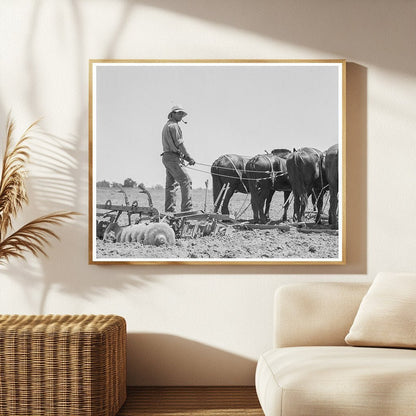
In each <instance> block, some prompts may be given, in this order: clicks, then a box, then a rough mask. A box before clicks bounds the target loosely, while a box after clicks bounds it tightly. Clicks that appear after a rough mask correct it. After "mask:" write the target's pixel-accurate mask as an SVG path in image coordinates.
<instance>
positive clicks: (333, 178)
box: [323, 144, 338, 228]
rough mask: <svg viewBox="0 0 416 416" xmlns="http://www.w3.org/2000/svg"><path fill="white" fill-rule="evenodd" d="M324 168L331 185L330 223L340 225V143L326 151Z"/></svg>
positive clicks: (334, 225) (335, 225)
mask: <svg viewBox="0 0 416 416" xmlns="http://www.w3.org/2000/svg"><path fill="white" fill-rule="evenodd" d="M323 168H324V172H325V176H326V180H327V181H328V185H329V224H331V225H332V227H333V228H337V227H338V220H337V209H338V145H337V144H334V145H333V146H331V147H330V148H329V149H328V150H327V151H326V152H325V153H324V160H323Z"/></svg>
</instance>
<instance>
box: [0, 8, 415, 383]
mask: <svg viewBox="0 0 416 416" xmlns="http://www.w3.org/2000/svg"><path fill="white" fill-rule="evenodd" d="M415 21H416V3H415V2H414V1H410V0H397V1H394V2H392V1H388V0H384V1H382V0H381V1H377V2H376V1H372V0H362V1H358V0H349V1H343V2H341V1H333V0H320V1H310V0H304V1H299V0H297V1H293V0H292V1H289V0H287V1H272V0H269V1H266V0H262V1H248V0H244V1H237V0H228V1H222V0H213V1H212V0H211V1H202V0H192V1H191V0H189V1H185V0H176V1H168V0H152V1H150V0H148V1H145V0H143V1H134V0H132V1H127V0H126V1H121V0H102V1H98V0H85V1H81V0H78V1H76V0H74V1H69V0H68V1H65V0H59V1H57V0H43V1H42V0H39V1H29V0H3V1H2V2H1V3H0V31H1V37H0V125H1V126H4V125H5V121H6V118H7V113H8V112H9V110H10V109H12V111H13V116H14V118H15V119H16V121H17V126H18V130H19V131H20V132H21V131H22V130H23V129H24V128H25V127H26V126H27V125H28V124H29V123H31V122H32V121H33V120H35V119H38V118H40V117H43V120H42V122H41V126H42V128H43V130H44V132H47V133H48V134H47V135H46V134H43V135H41V136H42V137H41V140H39V141H37V142H36V143H35V142H34V143H33V145H32V164H31V168H30V198H31V203H30V206H29V208H28V209H27V210H26V211H25V215H24V219H26V220H28V219H30V218H33V217H34V216H36V215H40V214H43V213H46V212H49V211H53V210H57V209H76V210H77V211H80V212H81V213H83V214H84V215H83V216H82V217H80V218H79V219H77V221H76V222H74V223H72V224H71V225H70V226H67V227H65V228H61V229H60V230H59V232H60V235H61V236H62V239H61V242H60V243H57V244H53V247H51V248H50V250H49V251H48V253H49V259H40V260H38V259H35V258H31V257H29V260H28V262H27V263H25V262H16V261H13V262H12V263H11V264H10V265H9V266H7V267H3V268H1V269H0V278H1V285H0V313H35V314H36V313H116V314H119V315H122V316H124V317H126V319H127V322H128V331H129V340H128V382H129V384H159V385H164V384H180V385H185V384H195V385H201V384H252V383H253V373H254V367H255V361H256V359H257V357H258V355H259V354H260V353H261V352H262V351H264V350H266V349H268V348H270V347H271V343H272V336H271V328H272V296H273V292H274V290H275V289H276V288H277V287H278V286H279V285H281V284H284V283H290V282H295V281H296V282H300V281H365V280H371V279H373V277H374V275H375V274H376V273H377V272H378V271H380V270H385V271H387V270H389V271H405V270H412V271H414V270H415V266H416V256H415V254H414V253H416V237H415V236H416V222H415V221H414V214H415V210H416V196H415V191H416V168H415V160H416V133H415V132H416V106H415V102H416V54H415V39H416V26H415V25H414V22H415ZM90 58H264V59H267V58H310V59H322V58H346V59H347V60H348V62H349V64H348V68H347V83H348V87H347V88H348V97H347V99H348V108H347V118H348V120H347V123H348V127H347V130H348V131H347V134H348V137H347V140H348V141H347V146H348V154H347V162H348V165H347V171H348V184H347V211H348V215H347V221H348V226H347V244H348V254H347V256H348V264H347V265H346V266H342V267H341V266H327V267H324V266H316V267H312V266H308V267H294V266H285V267H279V266H273V267H272V266H268V267H254V266H253V267H247V266H245V267H236V266H233V267H223V266H222V267H218V266H217V267H208V266H204V267H197V266H186V267H185V266H178V267H173V266H166V267H161V266H158V267H139V266H137V267H136V266H89V265H88V261H87V251H88V246H87V239H88V236H87V212H88V125H87V121H88V100H87V98H88V59H90Z"/></svg>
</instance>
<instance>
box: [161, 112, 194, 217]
mask: <svg viewBox="0 0 416 416" xmlns="http://www.w3.org/2000/svg"><path fill="white" fill-rule="evenodd" d="M186 115H187V113H186V111H185V110H184V109H183V108H182V107H181V106H177V105H176V106H173V107H172V109H171V111H170V113H169V114H168V121H167V122H166V124H165V126H164V127H163V130H162V146H163V153H162V163H163V165H164V166H165V168H166V185H165V212H175V208H176V191H177V188H178V184H179V186H180V188H181V194H182V203H181V212H185V211H191V210H192V195H191V190H192V181H191V178H190V177H189V175H188V173H187V172H186V170H185V168H184V166H183V164H182V163H181V162H182V159H184V160H186V161H187V162H188V163H189V165H191V166H192V165H194V164H195V161H194V159H192V157H191V156H190V155H189V153H188V151H187V150H186V148H185V145H184V141H183V137H182V130H181V128H180V127H179V122H180V121H182V119H183V118H184V117H185V116H186Z"/></svg>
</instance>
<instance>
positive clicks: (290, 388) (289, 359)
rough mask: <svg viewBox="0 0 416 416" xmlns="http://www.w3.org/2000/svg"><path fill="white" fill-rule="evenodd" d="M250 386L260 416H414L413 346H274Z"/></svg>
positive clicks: (415, 374)
mask: <svg viewBox="0 0 416 416" xmlns="http://www.w3.org/2000/svg"><path fill="white" fill-rule="evenodd" d="M256 390H257V395H258V397H259V401H260V404H261V406H262V408H263V411H264V413H265V415H266V416H280V415H282V416H314V415H319V416H324V415H328V416H364V415H365V416H380V415H383V416H400V415H403V416H416V404H415V403H416V402H415V397H416V351H415V350H411V349H390V348H366V347H350V346H338V347H328V346H327V347H289V348H277V349H274V350H271V351H268V352H266V353H264V354H263V355H262V356H261V357H260V359H259V362H258V364H257V370H256Z"/></svg>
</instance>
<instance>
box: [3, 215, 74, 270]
mask: <svg viewBox="0 0 416 416" xmlns="http://www.w3.org/2000/svg"><path fill="white" fill-rule="evenodd" d="M74 215H78V213H76V212H67V211H65V212H55V213H52V214H49V215H44V216H42V217H39V218H37V219H35V220H32V221H30V222H28V223H27V224H25V225H24V226H22V227H21V228H19V230H17V231H15V232H14V233H13V234H11V235H9V236H8V237H7V238H6V239H5V240H3V241H1V242H0V264H4V263H6V262H7V261H8V260H9V258H10V257H17V258H22V259H23V258H24V253H25V252H30V253H32V254H34V255H38V254H43V255H44V256H47V255H46V252H45V250H44V249H45V246H47V245H50V242H49V238H50V237H53V238H56V239H58V240H59V237H58V235H57V234H56V233H55V232H54V231H52V230H50V229H49V228H48V227H49V226H51V225H57V224H61V223H62V222H63V221H64V220H66V219H69V218H71V217H73V216H74Z"/></svg>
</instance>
